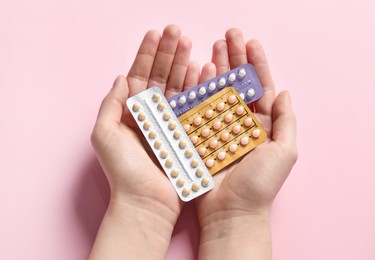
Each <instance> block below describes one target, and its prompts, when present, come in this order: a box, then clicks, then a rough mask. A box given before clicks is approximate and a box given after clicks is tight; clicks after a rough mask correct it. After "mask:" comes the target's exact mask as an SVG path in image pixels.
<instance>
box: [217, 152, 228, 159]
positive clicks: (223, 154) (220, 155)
mask: <svg viewBox="0 0 375 260" xmlns="http://www.w3.org/2000/svg"><path fill="white" fill-rule="evenodd" d="M226 155H227V154H226V152H220V153H218V154H217V158H218V159H219V160H224V159H225V156H226Z"/></svg>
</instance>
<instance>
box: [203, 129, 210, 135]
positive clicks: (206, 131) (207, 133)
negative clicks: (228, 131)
mask: <svg viewBox="0 0 375 260" xmlns="http://www.w3.org/2000/svg"><path fill="white" fill-rule="evenodd" d="M209 134H210V129H209V128H204V129H203V130H202V132H201V135H202V136H203V137H207V136H209Z"/></svg>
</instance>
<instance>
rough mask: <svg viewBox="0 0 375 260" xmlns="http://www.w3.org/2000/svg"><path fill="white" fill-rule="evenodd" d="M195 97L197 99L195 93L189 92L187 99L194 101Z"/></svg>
mask: <svg viewBox="0 0 375 260" xmlns="http://www.w3.org/2000/svg"><path fill="white" fill-rule="evenodd" d="M196 97H197V94H196V93H195V91H191V92H190V93H189V99H190V100H194V99H195V98H196Z"/></svg>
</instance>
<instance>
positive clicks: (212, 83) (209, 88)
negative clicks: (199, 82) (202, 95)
mask: <svg viewBox="0 0 375 260" xmlns="http://www.w3.org/2000/svg"><path fill="white" fill-rule="evenodd" d="M215 89H216V83H215V82H211V83H210V84H209V85H208V90H209V91H211V92H213V91H214V90H215Z"/></svg>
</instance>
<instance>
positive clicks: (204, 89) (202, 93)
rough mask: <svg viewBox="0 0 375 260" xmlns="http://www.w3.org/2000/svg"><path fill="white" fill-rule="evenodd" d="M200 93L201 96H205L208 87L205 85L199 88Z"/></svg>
mask: <svg viewBox="0 0 375 260" xmlns="http://www.w3.org/2000/svg"><path fill="white" fill-rule="evenodd" d="M198 94H199V96H201V97H202V96H204V95H205V94H206V88H205V87H201V88H200V89H199V90H198Z"/></svg>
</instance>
